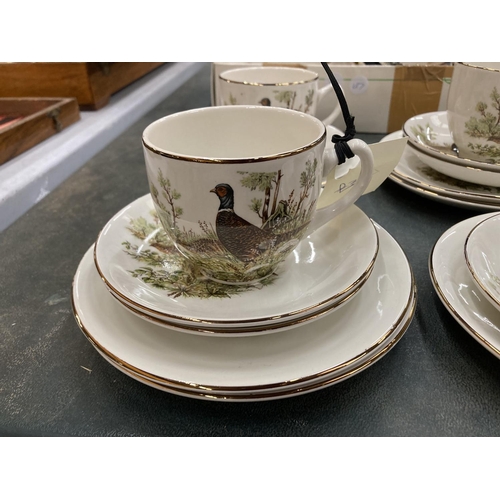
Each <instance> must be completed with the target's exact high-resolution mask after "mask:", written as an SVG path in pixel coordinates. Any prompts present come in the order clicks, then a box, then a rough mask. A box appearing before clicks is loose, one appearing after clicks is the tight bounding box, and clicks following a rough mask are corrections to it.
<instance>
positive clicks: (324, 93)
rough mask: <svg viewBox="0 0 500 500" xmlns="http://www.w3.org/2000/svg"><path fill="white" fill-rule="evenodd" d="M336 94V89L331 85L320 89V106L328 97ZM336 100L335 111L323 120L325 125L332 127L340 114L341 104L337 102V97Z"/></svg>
mask: <svg viewBox="0 0 500 500" xmlns="http://www.w3.org/2000/svg"><path fill="white" fill-rule="evenodd" d="M342 92H344V91H342ZM331 93H335V92H334V88H333V87H332V86H331V85H325V86H324V87H321V88H320V89H318V104H319V103H320V102H321V101H322V100H323V99H324V98H325V97H326V96H327V95H328V94H331ZM335 100H336V101H337V105H336V106H335V107H334V108H333V111H332V112H331V113H330V114H329V115H328V116H327V117H326V118H325V119H324V120H322V121H323V123H324V124H325V125H331V124H332V123H333V122H334V121H335V119H336V118H337V116H339V114H340V103H339V102H338V100H337V96H335Z"/></svg>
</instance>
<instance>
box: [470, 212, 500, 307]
mask: <svg viewBox="0 0 500 500" xmlns="http://www.w3.org/2000/svg"><path fill="white" fill-rule="evenodd" d="M494 217H498V214H494V215H492V216H491V217H487V218H486V219H483V220H482V221H481V222H479V223H478V224H476V225H475V226H474V227H473V228H472V229H471V231H470V232H469V234H468V235H467V238H465V244H464V256H465V263H466V264H467V267H468V268H469V271H470V273H471V275H472V277H473V278H474V281H475V284H476V285H478V286H479V288H481V290H482V291H483V293H484V294H486V296H488V297H489V298H490V299H491V300H492V301H493V302H494V303H495V304H497V306H498V307H500V302H499V301H498V299H497V298H496V297H495V296H494V295H493V294H492V293H491V292H490V291H489V290H488V289H487V288H486V287H485V286H484V285H483V283H482V281H481V280H480V279H479V276H477V274H476V271H475V270H474V267H473V266H472V264H471V263H470V261H469V255H468V254H467V244H468V243H469V239H470V237H471V236H472V233H473V232H474V231H475V230H476V229H477V228H478V227H479V226H480V225H481V224H483V223H484V222H486V221H487V220H490V219H493V218H494Z"/></svg>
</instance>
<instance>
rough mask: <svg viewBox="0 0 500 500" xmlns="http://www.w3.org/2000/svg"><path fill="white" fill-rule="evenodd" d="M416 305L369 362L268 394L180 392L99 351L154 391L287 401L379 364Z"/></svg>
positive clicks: (214, 398) (217, 398)
mask: <svg viewBox="0 0 500 500" xmlns="http://www.w3.org/2000/svg"><path fill="white" fill-rule="evenodd" d="M415 306H416V297H415V298H414V299H412V302H411V304H410V308H409V311H408V314H407V316H406V317H405V319H404V321H403V322H402V325H401V326H400V327H399V328H398V329H397V330H396V331H395V333H394V335H392V336H391V338H390V340H389V341H387V342H386V343H384V345H383V347H381V348H380V349H379V350H377V352H376V353H375V354H374V355H373V356H372V357H371V358H369V359H366V360H365V361H364V362H362V363H360V364H359V365H358V366H356V367H354V368H351V369H350V370H348V371H346V372H343V373H339V374H336V375H335V376H333V377H332V376H330V378H326V379H322V380H314V381H313V382H312V383H310V384H308V385H304V386H298V387H296V386H291V387H287V388H286V389H284V390H279V389H273V390H265V391H255V392H246V393H235V392H230V393H213V392H211V391H206V392H202V391H200V390H188V389H181V388H177V387H175V388H174V387H173V386H169V385H166V384H161V383H159V382H156V381H154V380H151V379H149V378H146V377H144V376H141V375H140V374H138V373H135V372H133V371H131V370H128V369H127V368H126V367H125V366H122V365H120V364H119V363H116V362H115V361H114V360H113V359H112V358H109V357H107V356H106V354H104V353H103V352H101V351H98V352H99V354H101V356H102V357H103V358H104V359H105V360H107V361H108V362H109V363H110V364H111V365H112V366H114V367H115V368H117V369H118V370H120V371H121V372H122V373H124V374H125V375H128V376H129V377H131V378H133V379H135V380H137V381H138V382H141V383H143V384H145V385H148V386H150V387H153V388H155V389H158V390H161V391H164V392H168V393H170V394H176V395H178V396H184V397H189V398H193V399H202V400H207V399H208V400H211V401H228V402H258V401H270V400H276V399H284V398H289V397H292V396H299V395H301V394H308V393H310V392H314V391H318V390H320V389H324V388H326V387H330V386H331V385H334V384H338V383H339V382H342V381H344V380H347V379H348V378H351V377H353V376H354V375H356V374H357V373H360V372H362V371H363V370H365V369H366V368H368V367H369V366H371V365H372V364H373V363H375V362H376V361H378V360H379V359H380V358H382V357H383V356H385V355H386V354H387V353H388V352H389V351H390V350H391V349H392V348H393V347H394V346H395V345H396V344H397V343H398V342H399V340H401V337H402V336H403V335H404V334H405V332H406V330H407V329H408V327H409V326H410V323H411V321H412V319H413V315H414V313H415Z"/></svg>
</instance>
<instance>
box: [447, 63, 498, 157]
mask: <svg viewBox="0 0 500 500" xmlns="http://www.w3.org/2000/svg"><path fill="white" fill-rule="evenodd" d="M447 115H448V126H449V128H450V132H451V135H452V137H453V142H454V143H455V145H456V146H457V148H458V154H459V156H460V157H462V158H468V159H471V160H476V161H482V162H487V163H500V63H456V64H455V67H454V70H453V77H452V80H451V84H450V91H449V94H448V107H447Z"/></svg>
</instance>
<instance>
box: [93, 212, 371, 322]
mask: <svg viewBox="0 0 500 500" xmlns="http://www.w3.org/2000/svg"><path fill="white" fill-rule="evenodd" d="M369 221H370V223H371V225H372V228H373V230H374V231H375V237H376V246H375V254H374V256H373V258H372V260H371V261H370V263H369V264H368V267H367V268H366V269H365V270H364V271H363V274H361V276H360V277H359V278H357V279H356V280H355V281H354V282H353V283H351V284H350V285H349V286H348V287H346V288H345V289H344V290H342V291H340V292H337V293H336V294H334V295H333V296H331V297H328V298H326V299H324V300H322V301H320V302H318V303H317V304H314V305H312V306H309V307H305V308H302V309H298V310H296V311H293V312H290V313H283V314H279V315H275V316H267V317H263V318H256V319H245V320H238V319H231V320H207V319H200V318H193V317H188V316H179V315H177V314H168V313H165V312H162V311H157V310H154V309H152V308H150V307H147V306H144V305H142V304H138V303H136V302H133V301H132V300H131V299H130V298H128V297H126V296H125V295H124V294H123V293H121V292H120V291H119V290H117V289H116V288H115V287H114V286H113V285H112V284H111V283H110V282H109V281H108V280H107V279H106V276H105V275H104V273H103V271H102V269H101V268H100V267H99V262H98V259H97V246H98V244H99V240H100V238H101V236H102V234H103V231H104V229H102V230H101V231H100V232H99V235H98V236H97V240H96V242H95V245H94V251H93V255H94V263H95V267H96V269H97V272H98V273H99V276H100V277H101V279H102V281H103V282H104V283H105V285H106V286H107V287H108V288H109V290H111V291H112V292H113V293H114V294H115V295H116V296H117V297H119V298H120V301H121V302H124V303H127V304H130V305H131V307H132V308H133V309H134V310H138V309H139V310H141V311H144V314H146V315H148V316H151V315H153V316H154V315H158V316H161V317H162V318H159V319H163V318H166V321H169V320H170V321H172V322H175V321H185V322H188V323H194V324H200V325H233V324H234V323H235V322H237V323H238V324H249V325H250V324H256V323H262V322H264V321H266V322H267V321H273V322H274V321H277V320H281V319H283V318H292V317H301V316H303V315H304V314H307V312H308V311H311V310H313V309H318V308H320V307H322V306H324V305H325V304H328V303H329V302H332V301H334V300H335V299H337V298H338V297H341V296H343V295H345V294H347V293H349V292H350V291H351V290H352V289H353V288H355V287H357V286H358V285H359V284H360V283H363V282H364V281H366V279H367V278H368V277H369V276H370V274H371V272H372V270H373V267H374V266H375V261H376V260H377V256H378V253H379V248H380V239H379V236H378V232H377V229H376V228H375V225H374V224H373V220H372V219H370V218H369ZM155 317H156V316H155ZM188 326H189V325H188Z"/></svg>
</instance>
